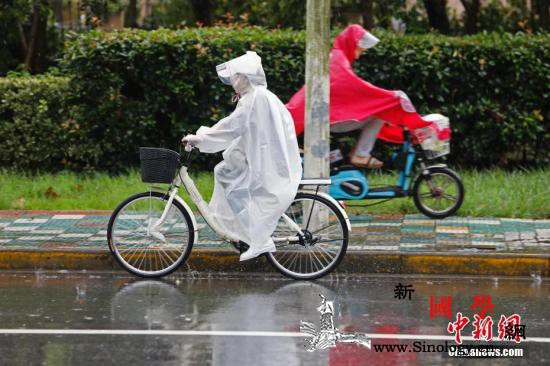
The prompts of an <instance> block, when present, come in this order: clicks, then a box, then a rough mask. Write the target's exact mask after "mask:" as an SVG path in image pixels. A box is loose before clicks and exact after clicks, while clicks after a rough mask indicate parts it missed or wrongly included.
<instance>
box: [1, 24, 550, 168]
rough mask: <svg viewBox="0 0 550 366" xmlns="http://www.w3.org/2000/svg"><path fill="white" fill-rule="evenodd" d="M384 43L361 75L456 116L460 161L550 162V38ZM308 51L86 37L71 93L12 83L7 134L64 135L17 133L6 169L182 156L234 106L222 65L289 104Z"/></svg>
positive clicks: (72, 54) (261, 41)
mask: <svg viewBox="0 0 550 366" xmlns="http://www.w3.org/2000/svg"><path fill="white" fill-rule="evenodd" d="M378 35H379V37H380V38H381V39H382V42H380V43H379V44H378V45H377V46H376V47H375V48H373V49H371V50H369V51H367V52H366V54H365V55H364V56H362V57H361V58H360V60H359V63H358V64H357V65H356V70H357V72H358V73H359V74H360V75H361V76H362V77H363V78H365V79H366V80H369V81H371V82H372V83H374V84H376V85H379V86H381V87H384V88H388V89H401V90H404V91H406V92H407V94H408V95H409V97H410V98H411V99H412V101H413V102H414V104H415V106H416V107H417V109H418V110H419V112H421V113H426V114H427V113H434V112H439V113H442V114H445V115H447V116H449V117H450V119H451V122H452V126H453V140H452V141H453V142H452V151H453V153H452V155H451V157H450V158H451V160H452V161H453V162H454V163H460V164H462V165H477V166H488V165H491V164H496V163H500V164H516V163H522V164H531V165H532V164H536V165H544V164H547V163H548V162H550V151H549V149H547V148H546V146H543V142H547V141H548V137H549V128H548V126H549V121H550V106H549V104H550V88H549V85H550V63H549V61H548V60H550V36H548V35H546V36H543V35H541V36H528V35H515V36H512V35H496V34H489V35H476V36H472V37H461V38H452V37H445V36H436V35H419V36H398V35H394V34H391V33H381V34H380V33H379V34H378ZM304 42H305V36H304V33H303V32H294V31H288V30H274V31H268V30H263V29H259V28H243V29H231V28H195V29H183V30H179V31H171V30H162V29H161V30H157V31H151V32H148V31H140V30H125V31H122V32H112V33H102V32H97V31H94V32H90V33H87V34H83V35H80V36H79V37H78V38H76V39H74V40H73V41H71V42H69V43H68V45H67V46H66V49H65V53H64V58H63V60H62V72H63V73H64V74H66V76H67V77H68V78H69V82H68V84H67V81H66V79H56V78H44V79H38V80H34V81H31V80H27V79H25V80H17V79H5V80H3V81H2V82H1V83H0V100H2V102H1V107H0V108H1V109H0V130H2V131H4V130H6V131H8V130H9V129H10V128H13V126H14V125H15V127H16V128H20V129H26V130H33V131H34V130H35V129H37V130H36V131H34V132H32V134H31V135H32V136H50V135H51V136H52V138H49V139H42V140H41V139H35V140H29V139H28V138H22V137H19V136H18V135H15V136H14V137H13V142H10V144H12V145H13V146H15V147H16V148H15V149H14V150H13V151H12V150H11V149H10V148H5V147H4V150H3V151H2V152H3V154H2V156H3V159H4V160H3V163H2V164H3V165H11V166H17V167H20V168H34V167H37V166H41V167H43V168H45V169H58V168H59V167H62V166H66V167H69V168H72V169H86V168H99V169H108V170H116V169H119V168H120V167H124V166H127V165H128V164H135V163H136V162H137V158H138V157H137V154H136V150H137V147H138V146H144V145H149V146H166V147H170V148H175V147H176V146H177V143H178V140H179V138H180V137H181V135H182V133H183V131H185V130H191V131H193V130H195V129H196V128H198V126H200V125H202V124H212V123H214V122H215V121H217V120H218V119H220V118H221V117H223V116H224V115H226V114H227V113H229V112H230V111H231V110H232V109H233V108H234V106H233V105H232V104H231V102H230V99H231V94H232V93H231V92H232V91H231V89H230V87H227V86H225V85H223V84H222V83H221V82H220V81H219V80H218V79H217V76H216V73H215V65H217V64H218V63H221V62H223V61H225V60H227V59H230V58H232V57H235V56H238V55H240V54H242V53H244V52H245V51H246V50H249V49H254V50H256V51H257V52H258V53H259V54H260V55H261V56H262V59H263V64H264V68H265V71H266V75H267V78H268V85H269V87H270V89H271V90H272V91H274V92H275V93H276V94H277V95H279V97H280V98H281V99H282V100H283V101H285V102H286V101H287V100H288V99H289V98H290V96H291V95H292V94H293V93H294V92H295V91H296V90H298V88H299V87H300V86H301V85H302V83H303V80H304V44H305V43H304ZM33 83H34V84H33ZM54 84H55V85H54ZM31 85H36V87H35V86H31ZM48 85H50V86H51V90H50V91H48V87H47V86H48ZM30 92H33V94H30ZM38 94H40V95H38ZM62 94H65V98H63V97H62V96H61V95H62ZM40 101H42V102H40ZM40 105H42V106H47V107H48V108H47V111H46V112H40ZM57 106H59V107H57ZM30 116H33V118H30ZM64 126H69V127H67V128H66V127H64ZM76 127H78V128H76ZM43 130H45V131H43ZM58 134H59V135H58ZM6 136H10V135H6ZM10 138H11V137H10ZM31 141H32V142H31ZM28 143H31V144H32V146H29V145H28ZM38 151H42V152H44V153H45V154H48V155H47V158H46V155H45V156H44V158H41V156H40V155H39V154H38V153H37V152H38ZM27 152H28V153H27ZM202 159H205V158H204V157H202ZM212 161H213V160H212V159H209V160H199V162H200V163H201V164H203V163H206V162H208V163H209V164H208V165H203V167H208V166H211V164H212Z"/></svg>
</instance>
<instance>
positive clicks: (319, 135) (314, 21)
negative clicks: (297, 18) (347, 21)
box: [304, 0, 330, 178]
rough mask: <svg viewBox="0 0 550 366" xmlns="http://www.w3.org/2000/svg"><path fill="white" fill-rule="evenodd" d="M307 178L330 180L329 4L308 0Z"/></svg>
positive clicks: (305, 137)
mask: <svg viewBox="0 0 550 366" xmlns="http://www.w3.org/2000/svg"><path fill="white" fill-rule="evenodd" d="M306 11H307V14H306V105H305V109H306V112H305V130H304V177H305V178H329V176H330V171H329V149H330V141H329V139H330V135H329V134H330V130H329V129H330V126H329V92H330V83H329V52H330V0H307V5H306Z"/></svg>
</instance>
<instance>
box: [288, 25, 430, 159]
mask: <svg viewBox="0 0 550 366" xmlns="http://www.w3.org/2000/svg"><path fill="white" fill-rule="evenodd" d="M378 42H379V40H378V38H376V37H375V36H373V35H372V34H370V33H369V32H367V31H366V30H365V29H364V28H363V27H361V26H360V25H357V24H353V25H350V26H348V27H347V28H346V29H344V30H343V31H342V33H340V34H339V35H338V36H337V37H336V39H335V40H334V47H333V48H332V50H331V52H330V130H331V132H337V133H345V132H349V131H353V130H358V129H361V130H362V132H361V135H360V137H359V140H358V142H357V145H356V146H355V148H354V149H353V151H352V152H351V155H350V162H351V163H352V164H353V165H355V166H358V167H363V168H380V167H382V162H381V161H379V160H378V159H376V158H374V157H372V156H371V151H372V148H373V147H374V143H375V142H376V138H377V137H379V138H381V139H382V140H385V141H388V142H394V143H400V142H402V141H403V131H402V126H406V127H407V128H409V129H410V130H414V129H416V128H421V127H426V126H428V125H430V124H431V123H430V122H428V121H425V120H423V119H422V117H421V116H420V115H419V114H418V113H416V110H415V109H414V106H413V104H412V103H411V101H410V100H409V98H408V97H407V95H406V94H405V93H404V92H402V91H400V90H385V89H382V88H379V87H377V86H375V85H372V84H371V83H368V82H366V81H364V80H363V79H361V78H360V77H359V76H357V75H356V74H355V73H354V72H353V69H352V63H353V61H355V60H356V59H357V58H358V57H359V56H360V55H361V54H362V53H363V52H364V51H365V50H366V49H367V48H371V47H374V46H375V45H376V44H377V43H378ZM304 106H305V88H304V87H302V88H301V89H300V90H299V91H298V92H297V93H296V94H294V96H293V97H292V98H291V99H290V101H289V102H288V104H287V105H286V107H287V108H288V110H289V111H290V113H291V114H292V118H293V119H294V126H295V128H296V134H297V135H300V134H301V133H302V132H303V130H304V115H305V108H304Z"/></svg>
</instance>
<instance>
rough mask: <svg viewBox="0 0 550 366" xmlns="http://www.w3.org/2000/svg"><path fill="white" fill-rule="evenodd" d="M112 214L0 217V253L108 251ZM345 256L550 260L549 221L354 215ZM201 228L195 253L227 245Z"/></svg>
mask: <svg viewBox="0 0 550 366" xmlns="http://www.w3.org/2000/svg"><path fill="white" fill-rule="evenodd" d="M109 217H110V212H106V211H102V212H89V211H79V212H69V211H34V212H33V211H0V250H2V251H4V250H21V249H23V250H29V249H31V250H32V249H40V250H103V251H108V245H107V239H106V237H107V231H106V230H107V223H108V221H109ZM350 220H351V223H352V232H351V237H350V243H349V246H348V251H368V252H380V251H384V252H402V253H418V252H441V253H480V254H484V253H486V254H491V253H534V254H543V255H549V254H550V220H527V219H506V218H471V217H470V218H468V217H449V218H446V219H443V220H431V219H428V218H426V217H425V216H423V215H420V214H415V215H353V216H351V217H350ZM198 222H199V228H200V231H199V241H198V244H196V247H197V248H202V249H227V248H228V244H227V243H224V242H222V241H220V239H219V237H217V235H216V234H215V233H214V232H213V231H212V230H211V229H210V228H209V227H208V226H207V225H206V224H205V223H204V220H203V219H202V218H199V219H198Z"/></svg>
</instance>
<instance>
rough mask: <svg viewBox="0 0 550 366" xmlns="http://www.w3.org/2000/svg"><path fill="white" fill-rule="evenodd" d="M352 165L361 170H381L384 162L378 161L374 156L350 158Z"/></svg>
mask: <svg viewBox="0 0 550 366" xmlns="http://www.w3.org/2000/svg"><path fill="white" fill-rule="evenodd" d="M349 160H350V163H351V164H352V165H355V166H356V167H359V168H369V169H380V168H382V166H383V165H384V163H383V162H381V161H380V160H378V159H376V158H375V157H374V156H372V155H369V156H357V155H351V156H350V159H349Z"/></svg>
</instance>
